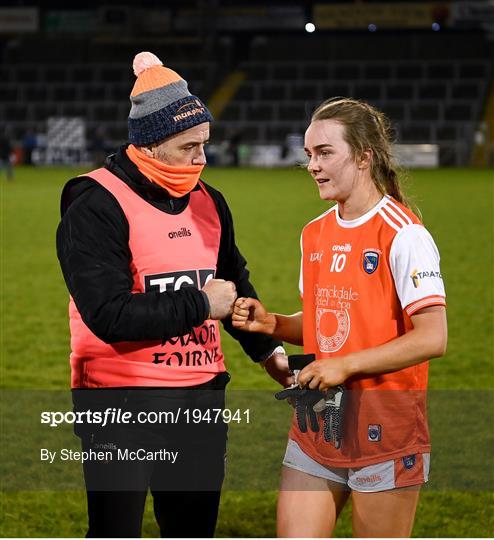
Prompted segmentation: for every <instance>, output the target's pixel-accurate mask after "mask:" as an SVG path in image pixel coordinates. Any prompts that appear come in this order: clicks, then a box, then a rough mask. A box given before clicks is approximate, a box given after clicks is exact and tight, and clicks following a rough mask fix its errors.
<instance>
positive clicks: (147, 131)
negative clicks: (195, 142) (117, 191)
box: [128, 52, 213, 146]
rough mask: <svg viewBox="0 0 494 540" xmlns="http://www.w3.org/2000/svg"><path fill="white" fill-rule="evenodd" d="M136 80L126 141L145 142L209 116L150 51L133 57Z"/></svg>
mask: <svg viewBox="0 0 494 540" xmlns="http://www.w3.org/2000/svg"><path fill="white" fill-rule="evenodd" d="M133 68H134V73H135V75H136V77H137V80H136V82H135V84H134V88H133V89H132V93H131V94H130V101H131V103H132V107H131V109H130V114H129V121H128V123H129V142H131V143H132V144H135V145H136V146H148V145H150V144H153V143H157V142H159V141H162V140H163V139H166V138H167V137H170V136H171V135H174V134H175V133H180V132H181V131H185V130H186V129H189V128H191V127H194V126H197V124H201V123H202V122H211V120H212V119H213V117H212V115H211V113H210V112H209V111H208V109H207V107H206V105H204V103H203V102H202V101H201V100H200V99H199V98H198V97H196V96H193V95H191V93H190V92H189V90H188V88H187V82H186V81H184V80H183V79H182V77H180V75H179V74H178V73H175V71H173V70H171V69H169V68H167V67H165V66H163V63H162V62H161V60H160V59H159V58H158V57H157V56H155V55H154V54H152V53H150V52H141V53H139V54H138V55H136V57H135V58H134V63H133Z"/></svg>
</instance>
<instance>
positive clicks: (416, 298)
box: [389, 224, 446, 315]
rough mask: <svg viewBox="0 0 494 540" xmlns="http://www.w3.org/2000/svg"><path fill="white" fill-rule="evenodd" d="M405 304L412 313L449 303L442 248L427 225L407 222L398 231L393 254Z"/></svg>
mask: <svg viewBox="0 0 494 540" xmlns="http://www.w3.org/2000/svg"><path fill="white" fill-rule="evenodd" d="M389 259H390V261H389V262H390V266H391V272H392V274H393V278H394V282H395V287H396V292H397V293H398V298H399V299H400V302H401V307H402V308H403V309H404V310H405V311H406V312H407V314H408V315H413V314H414V313H415V312H416V311H418V310H419V309H422V308H424V307H427V306H433V305H446V301H445V292H444V284H443V278H442V276H441V271H440V268H439V252H438V250H437V247H436V244H435V243H434V240H433V239H432V236H431V235H430V234H429V232H428V231H427V230H426V228H425V227H423V226H422V225H418V224H413V225H407V226H405V227H403V228H402V229H400V230H399V231H398V233H397V234H396V236H395V238H394V240H393V243H392V245H391V250H390V254H389Z"/></svg>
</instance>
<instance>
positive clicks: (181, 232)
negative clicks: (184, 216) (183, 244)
mask: <svg viewBox="0 0 494 540" xmlns="http://www.w3.org/2000/svg"><path fill="white" fill-rule="evenodd" d="M184 236H192V233H191V232H190V229H187V227H182V228H181V229H180V230H179V231H170V232H169V233H168V238H183V237H184Z"/></svg>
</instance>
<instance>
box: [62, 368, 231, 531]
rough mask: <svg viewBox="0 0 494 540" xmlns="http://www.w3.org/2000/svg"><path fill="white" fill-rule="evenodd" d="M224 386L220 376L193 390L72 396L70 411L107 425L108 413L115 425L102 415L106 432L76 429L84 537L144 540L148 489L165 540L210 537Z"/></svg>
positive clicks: (220, 462) (97, 426)
mask: <svg viewBox="0 0 494 540" xmlns="http://www.w3.org/2000/svg"><path fill="white" fill-rule="evenodd" d="M229 379H230V377H229V375H228V374H227V373H222V374H219V375H218V376H216V377H215V378H214V379H213V380H212V381H210V382H208V383H206V384H204V385H199V386H197V387H192V388H108V389H107V388H105V389H75V390H73V391H72V397H73V403H74V412H84V413H85V414H86V413H87V412H88V411H91V413H92V415H93V418H95V417H96V413H97V412H99V413H101V417H102V418H104V413H105V411H107V410H110V412H112V414H113V420H114V421H108V420H112V416H111V414H107V424H106V425H102V423H94V422H88V421H85V422H84V423H82V424H75V432H76V434H77V435H78V436H79V437H80V438H81V443H82V450H83V451H84V452H85V453H86V454H85V455H86V457H87V459H86V460H85V461H84V463H83V468H84V480H85V483H86V491H87V501H88V517H89V530H88V533H87V537H139V536H141V527H142V518H143V512H144V504H145V501H146V496H147V493H148V490H150V491H151V494H152V496H153V506H154V514H155V517H156V521H157V523H158V525H159V528H160V534H161V536H162V537H189V538H191V537H192V538H198V537H201V538H205V537H212V536H213V535H214V531H215V527H216V521H217V517H218V505H219V500H220V491H221V486H222V483H223V479H224V472H225V456H226V439H227V424H225V423H224V422H223V420H222V415H221V414H218V411H219V410H223V409H224V406H225V386H226V384H227V383H228V381H229ZM117 412H118V414H119V417H118V418H119V419H120V420H119V421H116V419H118V418H117V416H116V415H117ZM124 413H127V415H130V421H129V422H122V417H123V414H124ZM84 418H85V419H87V417H84ZM138 418H139V420H138ZM157 419H160V420H159V421H158V420H157Z"/></svg>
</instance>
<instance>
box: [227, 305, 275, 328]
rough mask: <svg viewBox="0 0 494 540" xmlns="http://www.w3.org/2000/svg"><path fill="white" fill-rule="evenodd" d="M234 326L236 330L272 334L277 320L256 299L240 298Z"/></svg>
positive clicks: (234, 312)
mask: <svg viewBox="0 0 494 540" xmlns="http://www.w3.org/2000/svg"><path fill="white" fill-rule="evenodd" d="M232 324H233V326H234V327H235V328H239V329H240V330H245V331H247V332H261V333H263V334H272V333H273V331H274V328H275V326H276V319H275V317H274V315H273V314H272V313H268V312H267V311H266V308H265V307H264V306H263V305H262V304H261V302H259V300H256V299H255V298H239V299H238V300H237V301H236V302H235V308H234V310H233V316H232Z"/></svg>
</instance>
